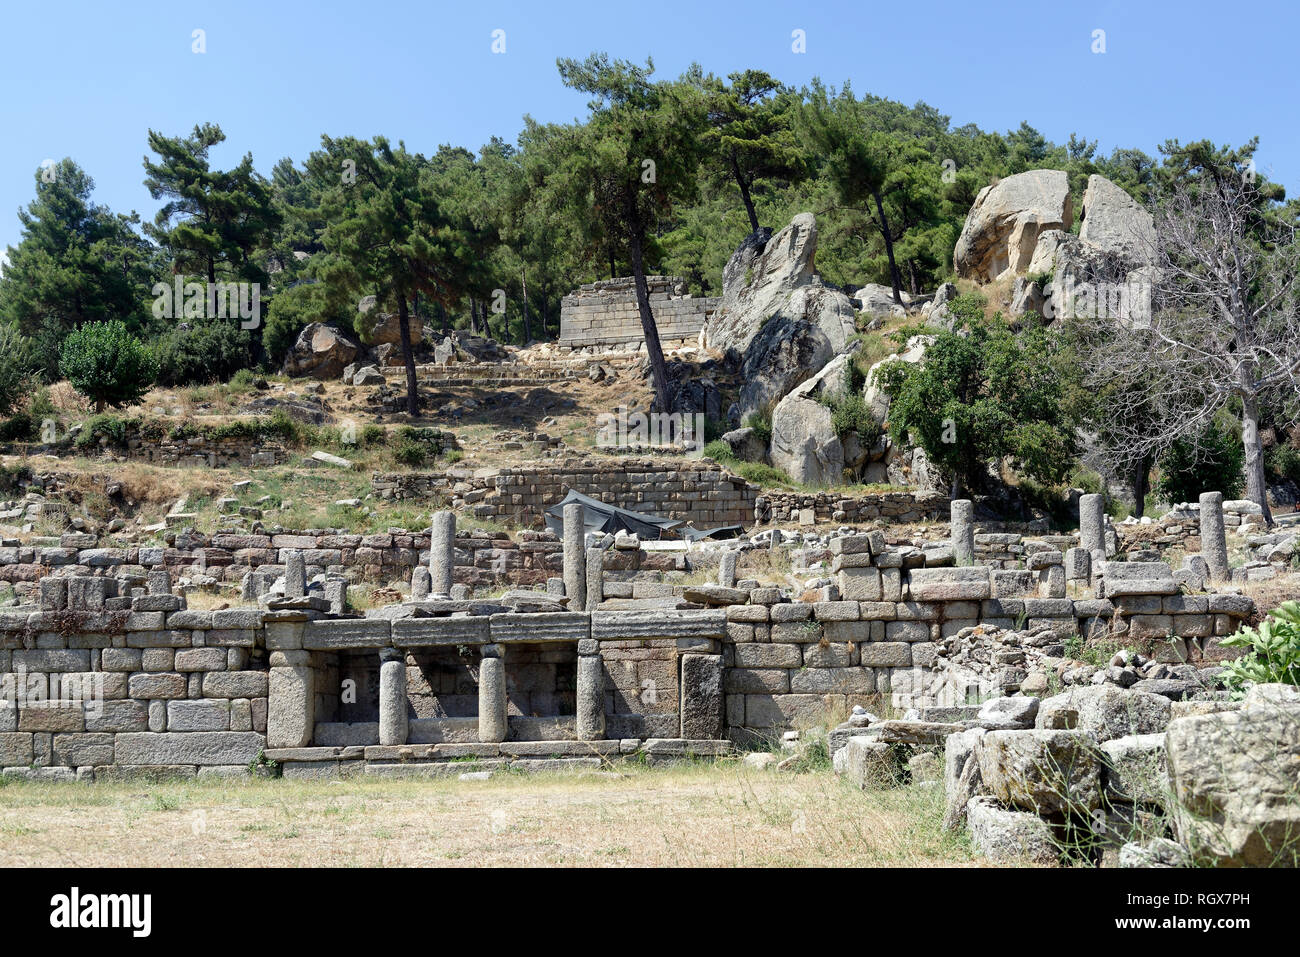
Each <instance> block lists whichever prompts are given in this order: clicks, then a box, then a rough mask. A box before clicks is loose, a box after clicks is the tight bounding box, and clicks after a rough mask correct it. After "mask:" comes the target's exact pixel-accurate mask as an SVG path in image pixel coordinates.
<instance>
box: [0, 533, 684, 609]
mask: <svg viewBox="0 0 1300 957" xmlns="http://www.w3.org/2000/svg"><path fill="white" fill-rule="evenodd" d="M171 541H172V544H170V545H136V544H122V543H117V542H115V541H114V539H113V538H112V537H111V536H109V537H107V538H105V539H103V540H101V539H100V538H98V537H97V536H95V535H91V534H88V533H82V532H67V533H65V534H63V535H61V536H59V537H57V538H33V539H32V540H31V541H30V542H29V543H27V544H20V543H18V542H16V541H9V542H5V543H3V544H0V581H4V582H9V583H11V584H13V585H14V587H15V590H16V592H17V593H18V596H19V598H20V599H30V600H34V599H35V596H36V595H37V593H38V583H39V582H40V581H41V580H42V579H45V578H49V577H57V578H68V577H74V576H95V577H101V578H106V579H110V580H112V582H113V584H114V586H115V587H120V588H121V589H123V592H124V593H128V594H129V590H130V589H131V588H133V587H139V586H141V585H143V584H144V583H145V582H146V580H147V576H148V573H149V571H150V570H152V569H167V570H168V571H169V572H170V573H171V574H173V575H174V576H179V575H188V576H197V575H202V576H205V577H207V578H210V579H212V580H213V581H216V582H229V583H238V582H242V581H244V579H245V576H247V575H248V574H249V573H250V572H253V573H257V574H258V575H261V576H263V577H264V578H269V579H272V580H273V579H274V578H276V577H277V576H279V575H282V574H284V568H285V562H286V560H287V558H288V556H289V554H290V553H292V552H295V551H297V552H301V553H302V555H303V557H304V559H305V561H306V563H307V568H308V573H309V575H313V576H314V575H320V574H324V575H340V576H346V577H348V578H350V579H352V580H358V579H360V580H366V581H392V580H394V579H408V578H409V577H410V574H411V569H413V568H414V567H415V566H416V565H417V564H428V561H429V533H428V532H427V531H424V532H407V531H404V530H401V529H397V530H394V531H391V532H384V533H382V534H375V535H359V534H352V533H347V532H343V531H341V530H338V529H305V530H298V531H294V530H285V531H282V532H277V533H251V532H245V531H224V532H216V533H214V534H212V535H204V534H202V533H199V532H194V531H182V532H180V533H178V534H176V535H175V536H174V537H173V538H172V539H171ZM562 549H563V546H562V545H561V544H560V541H559V539H558V538H556V536H555V535H554V534H552V533H551V532H549V531H522V532H519V533H517V534H516V536H515V537H513V538H512V537H511V536H510V535H509V533H507V532H483V531H470V530H464V531H462V532H460V533H459V534H458V535H457V537H456V541H455V549H454V562H455V565H454V568H453V580H454V581H455V582H456V583H458V584H464V585H469V586H471V587H485V586H487V587H490V586H493V585H503V584H514V585H539V584H542V583H544V582H545V581H546V580H547V578H550V577H554V576H555V575H558V574H559V572H560V570H561V568H562V558H561V553H562ZM684 567H685V566H684V564H683V562H682V559H681V556H678V555H669V554H662V553H660V554H656V553H648V552H645V551H643V550H641V549H638V548H617V549H613V550H612V551H611V552H610V553H609V557H608V558H607V560H606V564H605V568H606V570H607V571H609V572H610V573H611V576H612V577H620V576H624V577H630V576H632V575H634V574H635V573H637V572H641V571H646V572H662V571H672V570H674V569H680V568H684ZM247 597H249V598H254V597H256V595H253V594H250V595H248V596H247ZM629 597H630V596H629ZM638 597H640V596H638Z"/></svg>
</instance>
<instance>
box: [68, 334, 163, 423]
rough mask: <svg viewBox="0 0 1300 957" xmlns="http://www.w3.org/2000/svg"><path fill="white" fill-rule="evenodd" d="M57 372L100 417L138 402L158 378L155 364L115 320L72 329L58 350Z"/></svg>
mask: <svg viewBox="0 0 1300 957" xmlns="http://www.w3.org/2000/svg"><path fill="white" fill-rule="evenodd" d="M59 371H60V372H61V373H62V374H63V376H64V378H66V379H67V380H68V381H69V382H71V383H72V387H73V388H74V389H76V390H77V391H78V392H80V393H81V394H82V395H84V396H86V397H87V398H88V399H91V400H92V401H93V402H94V403H95V411H96V412H97V413H102V412H103V411H104V407H105V406H108V405H111V406H113V407H114V408H121V407H123V406H127V405H130V404H132V403H133V402H138V401H140V399H142V398H144V396H145V394H146V393H147V392H148V391H149V389H150V388H152V386H153V384H154V381H155V380H156V379H157V378H158V361H157V360H156V359H155V358H154V357H153V355H152V354H151V353H150V352H149V350H148V349H147V348H146V347H145V345H144V344H143V343H142V342H140V340H139V339H137V338H135V336H133V335H131V334H130V333H129V332H127V330H126V325H125V324H123V323H121V322H118V321H117V320H116V319H114V320H110V321H108V322H92V323H88V324H87V325H84V326H82V327H81V328H80V329H74V330H73V331H72V332H70V333H68V337H67V338H66V339H64V340H63V346H62V348H61V349H60V350H59Z"/></svg>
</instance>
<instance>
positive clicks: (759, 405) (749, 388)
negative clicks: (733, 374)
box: [737, 316, 834, 422]
mask: <svg viewBox="0 0 1300 957" xmlns="http://www.w3.org/2000/svg"><path fill="white" fill-rule="evenodd" d="M832 355H834V351H833V350H832V349H831V344H830V342H829V341H827V339H826V337H825V336H824V335H822V334H821V332H820V331H819V330H818V328H817V327H816V326H814V325H811V324H809V323H807V322H801V321H797V320H794V319H790V318H787V317H784V316H779V317H776V318H773V319H772V320H771V321H770V322H768V323H767V325H765V326H764V327H763V329H762V331H761V332H759V334H758V336H757V337H756V338H755V339H754V340H753V341H752V342H751V343H750V346H749V349H748V351H747V352H746V354H745V358H744V360H743V362H742V363H741V381H742V382H743V383H744V385H742V386H741V389H740V399H739V401H738V403H737V404H738V406H739V411H740V421H741V422H744V421H746V420H747V419H748V418H749V416H751V415H754V414H755V413H761V412H763V411H764V410H766V409H771V408H773V407H774V406H775V405H776V403H778V402H780V401H781V399H782V397H784V396H785V395H787V394H788V393H789V392H790V390H791V389H793V388H794V387H795V386H797V385H798V384H799V383H801V382H803V381H804V380H805V379H807V378H808V377H809V376H810V375H812V374H814V373H816V372H817V371H818V370H819V369H821V368H822V366H824V365H826V363H827V362H829V361H830V358H831V356H832Z"/></svg>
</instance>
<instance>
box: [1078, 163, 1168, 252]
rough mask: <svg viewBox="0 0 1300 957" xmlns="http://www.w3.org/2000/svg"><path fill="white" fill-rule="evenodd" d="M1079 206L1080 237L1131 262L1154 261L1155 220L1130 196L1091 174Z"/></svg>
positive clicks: (1112, 184)
mask: <svg viewBox="0 0 1300 957" xmlns="http://www.w3.org/2000/svg"><path fill="white" fill-rule="evenodd" d="M1081 206H1082V208H1081V209H1080V212H1079V223H1080V225H1079V239H1080V240H1082V241H1083V242H1085V243H1088V244H1090V245H1093V246H1097V247H1098V248H1100V249H1103V250H1105V251H1106V252H1111V253H1120V254H1122V255H1123V256H1124V257H1125V258H1127V259H1130V260H1132V261H1134V262H1139V263H1149V262H1152V261H1154V255H1155V242H1156V228H1155V222H1154V220H1153V219H1152V218H1151V214H1150V213H1149V212H1147V211H1146V210H1145V209H1143V208H1142V207H1141V206H1140V205H1139V204H1138V202H1137V200H1135V199H1134V198H1133V197H1132V196H1130V195H1129V194H1128V193H1126V192H1124V190H1122V189H1120V188H1119V187H1118V186H1116V185H1115V184H1114V183H1112V182H1111V181H1110V180H1108V179H1107V178H1106V177H1104V176H1098V175H1097V174H1096V173H1093V174H1092V175H1091V176H1089V177H1088V187H1087V189H1086V190H1084V193H1083V203H1082V204H1081Z"/></svg>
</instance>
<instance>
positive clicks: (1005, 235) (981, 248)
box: [953, 169, 1074, 282]
mask: <svg viewBox="0 0 1300 957" xmlns="http://www.w3.org/2000/svg"><path fill="white" fill-rule="evenodd" d="M1073 221H1074V210H1073V204H1072V202H1071V199H1070V181H1069V177H1068V176H1067V175H1066V174H1065V172H1064V171H1063V170H1054V169H1036V170H1030V171H1028V172H1026V173H1017V174H1015V175H1014V176H1008V177H1006V178H1005V179H1001V180H999V181H998V182H996V183H994V184H993V185H992V186H985V187H984V188H983V189H982V190H980V192H979V195H978V196H976V197H975V203H974V205H973V206H971V209H970V212H969V213H967V215H966V223H965V225H964V226H963V227H962V231H961V235H960V236H959V237H958V238H957V246H956V248H955V249H954V250H953V266H954V267H955V268H956V270H957V275H959V276H962V277H965V278H968V279H975V280H977V281H979V282H991V281H992V280H995V279H997V278H999V277H1000V276H1002V275H1003V274H1004V273H1014V274H1016V275H1023V274H1024V273H1025V271H1026V270H1027V269H1028V267H1029V263H1030V261H1031V260H1032V259H1033V255H1034V248H1035V247H1036V246H1037V244H1038V237H1039V236H1040V235H1041V234H1042V233H1043V232H1045V231H1047V230H1049V229H1062V230H1068V229H1069V228H1070V226H1071V225H1072V223H1073Z"/></svg>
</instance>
